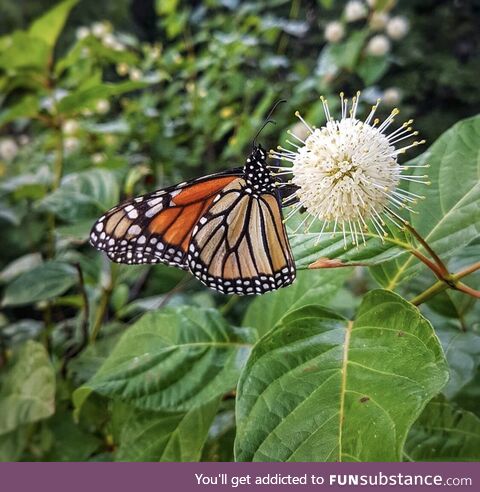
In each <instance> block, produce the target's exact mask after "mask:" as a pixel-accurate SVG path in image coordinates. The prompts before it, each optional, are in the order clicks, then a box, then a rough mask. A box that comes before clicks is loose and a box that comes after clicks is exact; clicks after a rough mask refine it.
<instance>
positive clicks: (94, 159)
mask: <svg viewBox="0 0 480 492" xmlns="http://www.w3.org/2000/svg"><path fill="white" fill-rule="evenodd" d="M104 160H105V156H104V155H103V154H102V153H101V152H96V153H95V154H93V155H92V162H93V163H94V164H101V163H102V162H103V161H104Z"/></svg>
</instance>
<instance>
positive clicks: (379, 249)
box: [290, 233, 405, 270]
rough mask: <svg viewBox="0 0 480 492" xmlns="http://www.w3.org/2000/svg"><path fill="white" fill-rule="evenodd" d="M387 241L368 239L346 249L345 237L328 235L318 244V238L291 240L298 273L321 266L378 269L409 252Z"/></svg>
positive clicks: (374, 238)
mask: <svg viewBox="0 0 480 492" xmlns="http://www.w3.org/2000/svg"><path fill="white" fill-rule="evenodd" d="M392 240H394V239H393V238H386V239H385V242H382V240H381V239H380V238H378V237H376V236H375V237H374V236H371V235H368V236H367V235H365V243H366V244H363V243H362V244H360V245H358V246H357V245H354V244H352V243H351V241H347V245H346V247H345V243H344V239H343V236H342V235H341V234H336V235H335V236H333V237H331V235H330V234H329V235H328V236H327V235H325V237H324V238H323V239H321V240H320V241H318V234H316V233H309V234H298V235H296V236H293V237H292V238H291V239H290V245H291V247H292V250H293V255H294V257H295V264H296V266H297V269H299V270H301V269H306V268H308V267H309V266H310V265H311V264H313V263H315V262H317V267H316V268H334V267H345V266H349V265H352V266H354V265H356V264H357V265H358V264H361V265H366V266H371V265H378V264H380V263H383V262H386V261H389V260H391V259H393V258H396V257H398V256H400V255H402V254H403V255H405V251H404V250H403V249H401V248H400V247H398V246H397V245H396V244H394V243H393V242H392Z"/></svg>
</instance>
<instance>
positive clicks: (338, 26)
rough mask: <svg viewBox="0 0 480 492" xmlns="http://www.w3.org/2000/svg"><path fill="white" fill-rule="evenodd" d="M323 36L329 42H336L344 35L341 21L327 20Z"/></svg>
mask: <svg viewBox="0 0 480 492" xmlns="http://www.w3.org/2000/svg"><path fill="white" fill-rule="evenodd" d="M324 36H325V39H326V40H327V41H328V42H329V43H338V42H339V41H341V40H342V39H343V37H344V36H345V28H344V27H343V24H342V23H341V22H338V21H332V22H329V23H328V24H327V25H326V26H325V32H324Z"/></svg>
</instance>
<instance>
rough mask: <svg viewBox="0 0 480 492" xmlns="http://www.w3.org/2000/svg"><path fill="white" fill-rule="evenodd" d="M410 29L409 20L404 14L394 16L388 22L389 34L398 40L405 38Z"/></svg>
mask: <svg viewBox="0 0 480 492" xmlns="http://www.w3.org/2000/svg"><path fill="white" fill-rule="evenodd" d="M409 29H410V25H409V23H408V20H407V19H406V18H405V17H402V16H397V17H392V19H390V20H389V22H388V24H387V34H388V35H389V36H390V37H391V38H392V39H395V40H397V41H398V40H399V39H402V38H404V37H405V36H406V35H407V33H408V30H409Z"/></svg>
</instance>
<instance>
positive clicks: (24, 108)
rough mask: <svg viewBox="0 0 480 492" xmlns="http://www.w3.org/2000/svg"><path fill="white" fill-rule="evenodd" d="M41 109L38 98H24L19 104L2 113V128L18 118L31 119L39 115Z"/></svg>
mask: <svg viewBox="0 0 480 492" xmlns="http://www.w3.org/2000/svg"><path fill="white" fill-rule="evenodd" d="M39 107H40V103H39V100H38V97H37V96H24V97H23V98H22V99H20V101H19V102H17V103H16V104H14V105H12V106H10V107H9V108H7V109H4V110H3V111H2V112H1V113H0V126H2V125H5V124H6V123H10V122H11V121H13V120H16V119H18V118H31V117H32V116H35V115H36V114H37V113H38V110H39Z"/></svg>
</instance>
